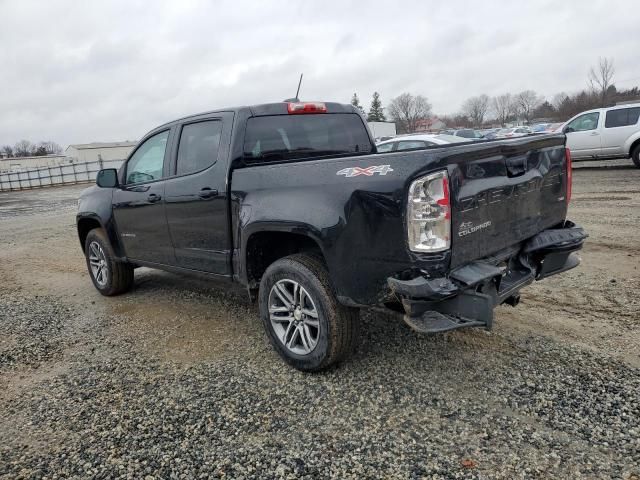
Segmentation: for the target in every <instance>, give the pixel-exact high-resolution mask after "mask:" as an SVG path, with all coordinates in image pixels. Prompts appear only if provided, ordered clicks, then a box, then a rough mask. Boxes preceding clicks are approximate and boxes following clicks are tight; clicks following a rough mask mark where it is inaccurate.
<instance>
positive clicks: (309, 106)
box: [287, 102, 327, 115]
mask: <svg viewBox="0 0 640 480" xmlns="http://www.w3.org/2000/svg"><path fill="white" fill-rule="evenodd" d="M287 112H289V114H290V115H295V114H301V113H327V106H326V105H325V104H324V103H321V102H295V103H289V104H287Z"/></svg>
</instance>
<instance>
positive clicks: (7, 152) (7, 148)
mask: <svg viewBox="0 0 640 480" xmlns="http://www.w3.org/2000/svg"><path fill="white" fill-rule="evenodd" d="M0 152H2V153H3V154H4V155H5V156H6V157H7V158H11V157H13V147H12V146H11V145H4V146H3V147H2V149H0Z"/></svg>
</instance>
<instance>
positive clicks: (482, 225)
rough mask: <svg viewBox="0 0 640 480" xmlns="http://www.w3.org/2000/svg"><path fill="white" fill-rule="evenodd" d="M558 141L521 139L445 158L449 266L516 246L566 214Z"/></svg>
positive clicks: (563, 155) (563, 156)
mask: <svg viewBox="0 0 640 480" xmlns="http://www.w3.org/2000/svg"><path fill="white" fill-rule="evenodd" d="M561 142H562V139H561V138H560V137H557V136H556V137H548V136H539V137H532V136H529V137H522V139H518V140H515V139H514V140H509V141H508V142H505V143H503V144H502V145H500V144H498V145H497V146H496V147H495V148H493V149H492V148H491V147H490V144H486V145H483V147H486V148H483V150H479V151H470V152H468V153H466V154H462V155H460V156H454V157H452V158H450V159H449V174H450V182H451V191H452V210H453V211H452V221H451V255H452V256H451V266H452V267H456V266H458V265H462V264H464V263H467V262H470V261H474V260H479V259H482V258H485V257H487V256H490V255H492V254H494V253H497V252H498V251H500V250H502V249H505V248H507V247H512V246H517V245H518V242H522V241H524V240H526V239H528V238H530V237H532V236H534V235H535V234H537V233H538V232H540V231H542V230H545V229H547V228H550V227H552V226H555V225H558V224H559V223H561V222H562V221H563V220H564V219H565V217H566V213H567V198H566V194H567V185H566V184H567V181H566V168H567V160H566V151H565V147H564V145H563V144H562V143H561Z"/></svg>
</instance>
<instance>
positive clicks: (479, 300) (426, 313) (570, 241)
mask: <svg viewBox="0 0 640 480" xmlns="http://www.w3.org/2000/svg"><path fill="white" fill-rule="evenodd" d="M586 238H587V234H586V233H585V232H584V230H583V229H582V228H581V227H579V226H577V225H575V224H573V223H572V222H570V221H566V222H565V223H564V225H563V226H562V227H561V228H555V229H550V230H544V231H542V232H540V233H539V234H537V235H536V236H534V237H532V238H530V239H529V240H527V241H526V242H523V243H521V244H518V245H515V246H513V247H511V248H508V249H505V250H503V251H501V252H498V253H496V254H494V255H492V256H491V257H488V258H484V259H481V260H478V261H475V262H471V263H468V264H466V265H463V266H461V267H458V268H456V269H454V270H452V271H451V272H450V273H449V275H448V276H446V277H441V278H427V277H423V276H418V277H416V278H412V279H408V280H405V279H398V278H394V277H389V278H388V279H387V283H388V285H389V287H390V288H391V290H392V291H393V293H394V294H395V295H396V296H397V297H398V298H399V299H400V300H401V301H402V306H403V307H404V311H405V316H404V319H405V321H406V322H407V323H408V324H409V325H410V326H411V327H412V328H414V329H415V330H418V331H420V332H425V333H436V332H443V331H447V330H453V329H457V328H462V327H485V328H487V329H490V328H491V327H492V324H493V310H494V308H495V307H496V306H497V305H500V304H502V303H508V304H511V305H513V306H515V305H517V303H518V301H519V298H520V297H519V291H520V289H522V288H523V287H525V286H526V285H529V284H530V283H532V282H534V281H535V280H541V279H543V278H546V277H549V276H551V275H556V274H558V273H562V272H564V271H567V270H569V269H571V268H574V267H576V266H578V264H579V263H580V259H579V258H578V256H577V254H576V253H575V252H576V251H578V250H580V249H581V248H582V245H583V243H584V240H585V239H586Z"/></svg>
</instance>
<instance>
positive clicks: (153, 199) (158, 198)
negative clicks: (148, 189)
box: [147, 193, 162, 203]
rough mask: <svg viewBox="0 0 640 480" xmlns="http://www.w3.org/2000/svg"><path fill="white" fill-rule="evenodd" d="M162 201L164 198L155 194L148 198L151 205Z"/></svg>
mask: <svg viewBox="0 0 640 480" xmlns="http://www.w3.org/2000/svg"><path fill="white" fill-rule="evenodd" d="M161 199H162V197H161V196H160V195H156V194H155V193H152V194H151V195H149V196H148V197H147V200H148V201H149V202H151V203H156V202H159V201H160V200H161Z"/></svg>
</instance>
